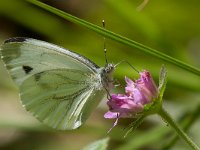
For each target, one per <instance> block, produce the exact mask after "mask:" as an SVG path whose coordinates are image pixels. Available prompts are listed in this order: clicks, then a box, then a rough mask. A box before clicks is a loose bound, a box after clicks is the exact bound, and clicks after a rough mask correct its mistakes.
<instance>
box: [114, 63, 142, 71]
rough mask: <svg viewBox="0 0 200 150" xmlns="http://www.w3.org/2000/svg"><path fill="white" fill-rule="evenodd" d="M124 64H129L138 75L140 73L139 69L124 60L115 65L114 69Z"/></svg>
mask: <svg viewBox="0 0 200 150" xmlns="http://www.w3.org/2000/svg"><path fill="white" fill-rule="evenodd" d="M123 62H125V63H127V64H128V65H129V66H130V67H131V68H132V69H133V70H135V71H136V72H137V73H139V71H138V69H136V68H135V67H134V66H133V65H131V63H129V62H128V61H126V60H122V61H120V62H118V63H117V64H115V66H114V67H117V66H118V65H120V64H121V63H123Z"/></svg>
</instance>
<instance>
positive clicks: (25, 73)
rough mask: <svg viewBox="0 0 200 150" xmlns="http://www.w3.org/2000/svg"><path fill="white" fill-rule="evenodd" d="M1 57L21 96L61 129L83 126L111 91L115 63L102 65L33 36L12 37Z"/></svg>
mask: <svg viewBox="0 0 200 150" xmlns="http://www.w3.org/2000/svg"><path fill="white" fill-rule="evenodd" d="M1 58H2V60H3V61H4V63H5V66H6V68H7V70H8V72H9V74H10V75H11V77H12V79H13V80H14V82H15V83H16V85H17V86H18V87H19V93H20V99H21V101H22V104H23V105H24V107H25V108H26V110H27V111H29V112H31V113H32V114H33V115H34V116H35V117H36V118H37V119H38V120H40V121H41V122H44V123H45V124H47V125H49V126H51V127H53V128H56V129H59V130H67V129H76V128H78V127H79V126H81V125H82V124H83V123H84V122H85V121H86V119H87V118H88V117H89V115H90V114H91V112H92V110H93V109H94V108H95V107H96V106H97V105H98V103H99V102H100V100H101V99H102V98H103V97H104V95H105V94H106V92H107V91H110V90H111V89H112V88H113V84H112V74H113V71H114V66H113V65H112V64H107V65H106V66H105V67H101V68H100V67H99V66H97V65H96V64H95V63H93V62H92V61H90V60H89V59H87V58H85V57H83V56H81V55H79V54H77V53H74V52H72V51H69V50H66V49H64V48H62V47H59V46H56V45H54V44H50V43H47V42H44V41H40V40H35V39H31V38H23V37H19V38H11V39H8V40H6V41H5V42H4V44H3V45H2V46H1Z"/></svg>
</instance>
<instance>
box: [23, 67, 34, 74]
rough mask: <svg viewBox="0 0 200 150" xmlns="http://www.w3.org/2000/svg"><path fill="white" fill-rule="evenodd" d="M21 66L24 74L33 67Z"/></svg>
mask: <svg viewBox="0 0 200 150" xmlns="http://www.w3.org/2000/svg"><path fill="white" fill-rule="evenodd" d="M22 68H23V70H24V72H25V73H26V74H28V73H30V72H31V71H32V70H33V68H31V67H30V66H22Z"/></svg>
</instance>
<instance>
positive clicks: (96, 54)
mask: <svg viewBox="0 0 200 150" xmlns="http://www.w3.org/2000/svg"><path fill="white" fill-rule="evenodd" d="M43 2H45V3H47V4H49V5H51V6H54V7H56V8H59V9H61V10H64V11H66V12H68V13H71V14H73V15H75V16H77V17H79V18H82V19H85V20H87V21H89V22H92V23H94V24H97V25H100V26H101V24H102V23H101V21H102V19H104V20H105V21H106V28H107V29H109V30H111V31H114V32H116V33H119V34H121V35H124V36H126V37H129V38H130V39H133V40H135V41H138V42H140V43H142V44H145V45H147V46H149V47H153V48H155V49H158V50H160V51H162V52H164V53H166V54H168V55H170V56H172V57H175V58H178V59H180V60H183V61H185V62H187V63H189V64H192V65H194V66H197V67H200V59H199V58H200V30H199V26H200V18H199V17H198V14H199V13H200V1H198V0H191V1H186V0H183V1H172V0H168V1H167V0H164V1H158V0H154V1H150V0H149V1H148V3H147V4H146V6H145V7H144V8H143V9H142V10H140V11H138V10H137V8H138V6H140V4H141V3H142V2H143V1H142V0H135V1H131V0H127V1H123V2H121V1H119V0H101V1H98V0H85V1H81V0H43ZM15 36H26V37H32V38H36V39H41V40H45V41H48V42H51V43H55V44H57V45H61V46H63V47H65V48H67V49H70V50H73V51H75V52H78V53H80V54H82V55H84V56H86V57H88V58H90V59H91V60H93V61H94V62H95V63H97V64H98V65H99V66H103V65H105V58H104V53H103V37H102V36H100V35H98V34H96V33H94V32H91V31H89V30H86V29H84V28H81V27H80V26H76V25H74V24H72V23H70V22H68V21H65V20H63V19H61V18H59V17H57V16H55V15H53V14H51V13H49V12H46V11H44V10H42V9H40V8H38V7H36V6H33V5H31V4H29V3H27V2H26V1H24V0H6V1H3V0H1V1H0V43H2V42H3V41H4V40H5V39H7V38H9V37H15ZM106 46H107V55H108V60H109V61H110V62H114V63H117V62H119V61H120V60H128V61H129V62H130V63H131V64H132V65H134V66H135V67H136V68H138V69H139V70H141V69H147V70H149V71H151V72H152V74H153V76H154V78H155V79H157V81H158V73H159V69H160V67H161V65H162V64H163V63H164V62H162V61H161V60H158V59H155V58H153V57H151V56H148V55H146V54H144V53H142V52H139V51H137V50H136V49H131V48H129V47H126V46H124V45H121V44H119V43H116V42H114V41H111V40H108V39H107V40H106ZM165 65H166V67H167V70H168V75H169V79H168V85H167V89H166V93H165V95H164V98H165V99H166V100H165V102H166V107H167V108H166V109H167V110H168V111H169V112H170V114H173V116H174V117H175V118H179V116H181V118H185V117H186V116H187V115H183V114H185V113H187V112H190V111H191V110H194V108H195V106H197V105H198V104H199V102H200V98H199V96H200V92H199V91H200V78H199V77H198V76H196V75H193V74H191V73H189V72H186V71H184V70H182V69H179V68H177V67H175V66H172V65H170V64H165ZM125 75H126V76H129V77H131V78H136V77H137V76H138V75H137V73H136V72H134V70H132V69H131V68H130V66H128V65H127V64H121V65H119V66H118V68H117V70H116V73H115V78H116V79H118V80H119V82H120V83H121V84H122V85H123V84H124V81H123V79H124V76H125ZM106 109H108V108H107V107H106V106H105V100H104V101H102V104H101V105H100V106H99V108H98V109H97V110H96V111H95V112H94V113H93V114H92V116H91V117H90V118H89V120H88V121H87V123H86V125H84V126H83V127H81V128H80V129H78V130H75V131H66V132H64V133H63V132H58V131H54V130H52V129H49V128H47V127H45V126H44V125H41V124H40V123H38V122H37V121H36V120H35V119H34V118H33V117H32V116H30V114H28V113H27V112H25V110H24V109H23V108H22V106H21V104H20V101H19V98H18V96H17V90H16V88H15V87H14V85H13V83H12V81H11V80H10V78H9V76H8V74H7V72H6V70H5V68H4V67H3V64H2V62H0V149H2V150H7V149H9V150H10V149H12V150H18V149H30V150H35V149H37V150H38V149H39V150H45V149H48V150H51V149H52V150H53V149H57V150H66V149H67V150H76V149H82V148H83V147H84V146H85V145H87V144H89V143H91V142H92V141H95V140H96V139H100V138H102V137H105V136H106V133H107V131H108V130H109V128H110V127H111V126H112V123H113V121H108V120H105V119H103V113H105V111H106ZM130 122H131V119H127V120H120V122H119V125H118V126H117V127H116V128H114V129H113V130H112V132H111V133H110V134H109V136H110V142H109V144H110V145H109V149H120V150H127V149H159V148H160V147H161V146H162V144H165V143H167V142H168V140H170V139H171V138H170V137H171V136H173V135H171V134H174V133H171V134H167V133H169V128H168V127H166V125H165V124H163V123H161V122H162V120H161V119H159V118H156V117H154V116H152V117H149V118H148V119H147V120H145V122H144V123H143V124H142V126H141V127H140V128H139V129H138V130H136V131H135V132H134V134H130V135H129V136H128V137H127V138H125V139H123V135H124V130H123V129H124V128H126V127H127V126H128V124H129V123H130ZM160 124H161V125H160ZM199 126H200V120H199V119H197V120H196V122H195V123H194V124H193V126H192V127H191V128H190V129H189V131H190V135H191V136H192V137H193V139H194V141H196V142H197V143H198V144H199V145H200V141H199V140H198V139H200V130H199ZM159 146H160V147H159ZM172 149H176V150H178V149H181V150H185V149H186V150H187V149H188V147H187V146H186V144H185V143H184V142H183V141H179V142H178V143H177V144H176V145H175V147H173V148H172Z"/></svg>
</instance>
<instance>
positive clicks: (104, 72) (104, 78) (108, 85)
mask: <svg viewBox="0 0 200 150" xmlns="http://www.w3.org/2000/svg"><path fill="white" fill-rule="evenodd" d="M114 70H115V66H114V65H113V64H106V66H105V67H103V68H101V70H100V75H101V83H102V85H103V87H104V88H105V89H106V90H107V91H108V92H109V91H110V90H111V89H113V88H114V85H113V77H112V76H113V72H114Z"/></svg>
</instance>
